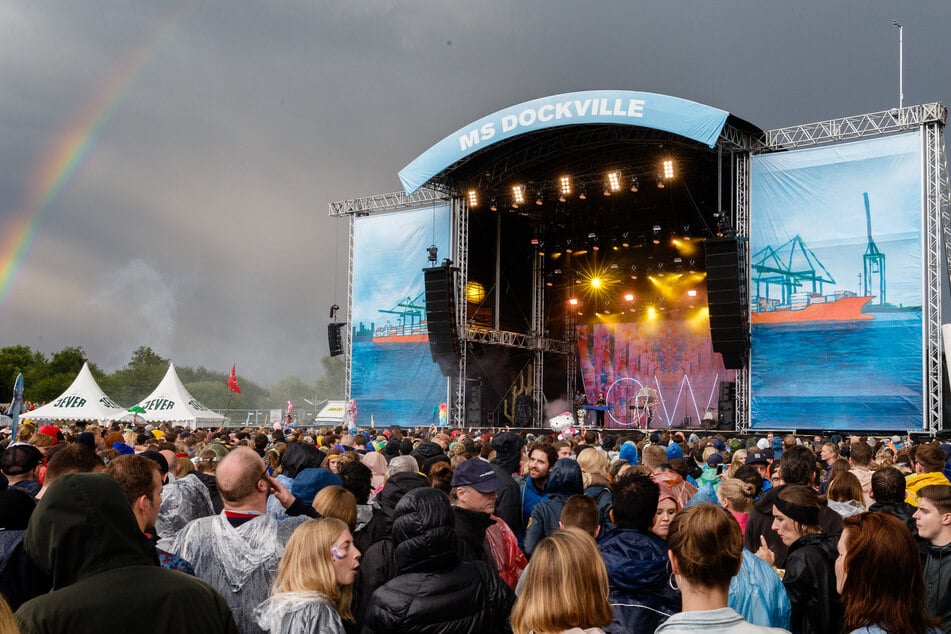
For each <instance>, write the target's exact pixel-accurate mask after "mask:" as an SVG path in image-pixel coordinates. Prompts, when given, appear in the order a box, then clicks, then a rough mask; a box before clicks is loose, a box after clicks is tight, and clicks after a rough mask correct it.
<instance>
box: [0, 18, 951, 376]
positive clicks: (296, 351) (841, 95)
mask: <svg viewBox="0 0 951 634" xmlns="http://www.w3.org/2000/svg"><path fill="white" fill-rule="evenodd" d="M896 18H897V19H899V20H900V21H901V22H902V23H903V25H904V27H905V31H904V33H905V82H904V92H905V104H906V105H910V104H917V103H925V102H931V101H944V102H946V103H947V102H948V101H949V100H951V99H949V91H951V76H949V75H951V69H949V67H948V65H947V64H945V63H943V59H942V58H943V57H944V56H945V54H946V52H947V30H948V28H949V25H951V4H949V3H947V2H938V1H929V2H916V3H898V2H880V1H872V0H863V1H858V0H855V1H843V2H839V1H837V2H816V1H807V2H797V3H794V4H789V3H782V4H781V3H776V2H758V1H749V2H738V1H729V0H720V1H717V2H711V1H709V0H697V1H693V2H679V1H674V2H672V1H669V0H666V1H656V2H634V1H631V0H623V1H616V2H609V1H599V2H567V1H552V0H520V1H518V2H515V1H512V2H497V1H492V0H486V1H481V2H457V1H448V0H447V1H443V2H437V1H434V0H429V1H423V0H405V1H402V2H393V1H387V2H384V1H381V2H367V1H361V0H357V1H354V0H349V1H338V2H333V1H323V2H316V1H311V2H304V1H303V0H227V1H224V0H216V1H214V0H209V1H205V2H195V3H188V2H184V3H183V2H171V1H165V0H157V1H155V2H142V1H139V2H128V0H123V1H119V0H115V1H110V0H84V1H82V2H76V1H75V0H49V1H44V2H30V1H27V0H0V42H2V44H0V47H2V50H3V54H2V55H0V133H2V136H0V159H2V164H3V167H4V169H3V170H2V171H0V249H7V251H6V252H3V251H0V346H6V345H13V344H19V343H22V344H27V345H30V346H32V347H33V348H35V349H39V350H41V351H43V352H46V353H50V352H53V351H56V350H59V349H60V348H62V347H64V346H68V345H76V346H82V347H83V348H84V349H85V350H86V352H87V353H88V355H89V357H90V359H91V360H93V361H94V362H96V363H98V364H99V365H101V366H102V367H104V368H105V369H107V370H113V369H115V368H117V367H119V366H121V365H123V364H124V363H125V362H126V361H127V360H128V359H129V357H130V355H131V352H132V350H133V349H134V348H135V347H136V346H139V345H150V346H152V347H153V348H154V349H155V350H156V351H157V352H158V353H159V354H162V355H163V356H167V357H170V358H171V359H172V360H173V361H175V363H177V364H178V365H204V366H206V367H209V368H214V369H220V370H223V371H226V370H228V369H229V367H230V364H231V363H232V362H236V363H237V365H238V371H239V373H240V374H242V375H245V376H247V377H249V378H251V379H253V380H255V381H258V382H260V383H263V384H265V385H269V384H271V383H273V382H274V381H276V380H278V379H280V378H282V377H284V376H286V375H290V374H297V375H300V376H301V377H302V378H305V379H307V380H312V379H313V378H315V377H316V376H317V374H318V373H319V372H320V364H319V359H320V357H321V356H323V355H325V354H326V353H327V340H326V326H325V324H326V322H327V312H328V307H329V305H330V304H332V303H334V302H337V303H339V304H341V305H344V303H345V299H346V297H345V295H346V250H345V244H346V241H345V240H346V227H345V224H344V223H343V222H342V221H337V220H333V219H331V218H328V217H327V203H328V202H329V201H332V200H338V199H343V198H350V197H356V196H362V195H367V194H374V193H383V192H389V191H396V190H398V189H399V181H398V179H397V172H398V171H399V170H400V169H401V168H402V167H403V166H404V165H405V164H406V163H408V162H409V161H410V160H412V159H413V158H415V157H416V156H417V155H418V154H419V153H420V152H422V151H423V150H425V149H426V148H427V147H429V146H430V145H432V144H433V143H435V142H436V141H438V140H440V139H441V138H442V137H443V136H445V135H446V134H448V133H450V132H452V131H454V130H456V129H458V128H460V127H462V126H463V125H465V124H466V123H469V122H471V121H474V120H476V119H478V118H480V117H482V116H485V115H487V114H490V113H492V112H494V111H496V110H499V109H502V108H504V107H507V106H510V105H513V104H516V103H519V102H522V101H527V100H529V99H534V98H537V97H543V96H546V95H551V94H556V93H561V92H571V91H577V90H591V89H627V90H642V91H649V92H657V93H663V94H669V95H673V96H677V97H682V98H686V99H692V100H695V101H699V102H701V103H705V104H708V105H711V106H716V107H719V108H723V109H725V110H729V111H730V112H732V113H734V114H736V115H738V116H740V117H742V118H744V119H747V120H749V121H751V122H753V123H755V124H757V125H759V126H761V127H764V128H772V127H779V126H784V125H791V124H796V123H807V122H812V121H818V120H822V119H827V118H832V117H838V116H848V115H855V114H861V113H864V112H873V111H878V110H883V109H886V108H889V107H892V106H894V105H897V101H898V50H897V47H898V44H897V42H898V37H897V30H896V29H895V27H894V26H892V20H894V19H896ZM137 56H138V57H137ZM137 62H141V63H137ZM123 73H125V74H123ZM123 77H124V78H126V79H128V81H126V82H124V83H118V84H117V83H111V82H115V80H116V79H117V78H119V79H121V78H123ZM116 86H118V87H119V88H121V90H114V89H115V87H116ZM110 90H114V92H112V93H111V92H110ZM110 94H115V95H117V97H118V98H117V99H115V100H112V101H107V102H104V101H103V97H104V96H108V95H110ZM103 104H107V105H108V104H111V107H110V108H102V107H101V106H103ZM97 105H98V106H99V107H100V108H99V110H98V111H99V112H104V113H105V116H104V117H102V118H101V119H100V120H99V122H100V123H101V125H100V126H99V127H98V128H95V129H94V132H95V135H94V136H93V137H92V142H91V143H90V144H89V145H88V147H87V148H86V152H85V154H84V155H83V156H82V158H81V160H80V161H79V162H78V164H77V165H78V167H77V168H76V169H75V171H74V172H72V173H71V175H70V177H69V178H68V180H66V181H65V184H64V186H63V187H62V188H61V190H59V192H58V195H57V196H56V197H55V198H53V199H52V201H51V202H50V204H49V205H48V206H46V207H44V208H42V209H40V210H39V212H38V213H33V214H32V215H30V216H27V212H29V211H34V212H36V211H37V209H32V210H31V209H26V208H25V201H26V200H28V197H29V191H30V186H31V182H32V181H33V180H34V179H35V176H36V175H37V174H38V173H40V171H41V168H42V167H43V166H44V165H45V164H48V163H49V162H50V159H51V157H55V149H56V148H57V147H61V146H62V145H63V140H64V139H65V138H67V137H66V135H67V133H68V132H69V131H70V130H71V129H72V128H73V127H74V126H75V125H76V124H77V122H82V121H83V116H84V113H88V112H97V110H96V107H97ZM84 129H85V130H87V131H89V130H93V128H92V127H88V126H87V127H86V128H84ZM27 217H28V219H30V220H32V221H33V229H34V230H33V233H32V234H31V235H32V241H31V242H30V244H29V247H28V249H27V250H26V251H25V254H24V255H23V258H22V262H21V263H20V265H19V267H17V268H16V269H15V271H14V274H13V275H12V280H11V283H10V286H9V288H7V289H4V288H3V286H2V285H3V282H4V277H3V275H4V274H5V272H6V270H5V268H4V267H5V266H6V265H7V264H8V261H9V254H10V251H9V248H10V247H9V241H10V240H11V239H13V238H15V237H16V235H19V234H17V233H16V232H17V227H18V226H20V225H18V224H17V223H22V222H23V220H24V218H27ZM342 317H343V316H342Z"/></svg>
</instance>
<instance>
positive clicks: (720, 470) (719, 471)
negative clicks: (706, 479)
mask: <svg viewBox="0 0 951 634" xmlns="http://www.w3.org/2000/svg"><path fill="white" fill-rule="evenodd" d="M717 475H723V465H722V464H718V465H717Z"/></svg>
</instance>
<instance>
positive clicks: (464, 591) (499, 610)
mask: <svg viewBox="0 0 951 634" xmlns="http://www.w3.org/2000/svg"><path fill="white" fill-rule="evenodd" d="M455 541H456V536H455V531H454V528H453V513H452V507H451V506H450V505H449V498H447V497H446V495H445V494H444V493H443V492H442V491H439V490H437V489H432V488H423V489H415V490H413V491H410V492H409V493H407V494H406V495H405V496H404V497H403V499H402V500H401V501H400V503H399V504H398V505H397V507H396V519H395V521H394V523H393V542H394V543H395V544H396V557H397V561H398V562H399V569H400V574H399V576H397V577H396V578H395V579H392V580H390V581H388V582H387V583H386V584H385V585H384V586H383V587H381V588H380V589H379V590H377V591H376V593H374V595H373V598H372V599H371V601H370V605H369V606H368V608H367V612H366V616H365V619H364V622H363V629H362V632H364V634H370V633H377V632H378V633H383V632H426V633H427V634H437V633H439V634H443V633H445V634H450V633H455V632H460V633H461V632H485V633H492V632H508V631H510V629H509V625H508V619H509V613H510V612H511V610H512V604H513V603H514V601H515V595H514V594H512V590H511V589H510V588H509V587H508V586H507V585H505V583H503V582H502V580H501V579H500V578H499V576H498V575H497V574H496V573H495V571H493V570H491V569H490V568H489V567H488V566H487V565H485V564H484V563H482V562H479V561H473V562H467V563H460V562H459V558H458V556H457V555H456V553H455V547H456V545H455Z"/></svg>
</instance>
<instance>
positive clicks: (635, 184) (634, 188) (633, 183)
mask: <svg viewBox="0 0 951 634" xmlns="http://www.w3.org/2000/svg"><path fill="white" fill-rule="evenodd" d="M638 187H639V184H638V182H637V176H635V177H634V178H632V179H631V193H633V194H636V193H637V190H638Z"/></svg>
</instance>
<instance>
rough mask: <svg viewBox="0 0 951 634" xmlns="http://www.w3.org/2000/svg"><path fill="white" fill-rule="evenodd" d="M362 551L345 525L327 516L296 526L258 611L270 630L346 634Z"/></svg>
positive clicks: (275, 632) (284, 633) (277, 633)
mask: <svg viewBox="0 0 951 634" xmlns="http://www.w3.org/2000/svg"><path fill="white" fill-rule="evenodd" d="M359 565H360V551H359V550H358V549H357V547H356V546H355V545H354V544H353V536H352V535H351V534H350V530H349V529H348V528H347V525H346V524H345V523H343V522H342V521H340V520H338V519H333V518H324V519H319V520H314V521H312V522H305V523H304V524H301V525H300V526H298V527H297V530H295V531H294V534H293V535H291V538H290V540H289V541H288V542H287V548H285V549H284V556H283V557H282V558H281V563H280V565H279V566H278V569H277V579H276V580H275V582H274V588H273V590H272V594H271V597H270V598H268V599H267V600H266V601H264V602H263V603H262V604H261V605H260V606H258V608H257V609H256V610H255V611H254V616H255V618H256V619H257V622H258V625H260V626H261V627H262V628H264V629H265V630H267V631H268V632H270V633H271V634H302V633H305V632H307V633H309V634H343V633H344V628H343V621H342V620H341V619H347V620H348V621H351V622H352V621H353V616H352V615H351V614H350V599H351V591H352V586H353V581H354V579H356V576H357V568H358V567H359Z"/></svg>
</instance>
